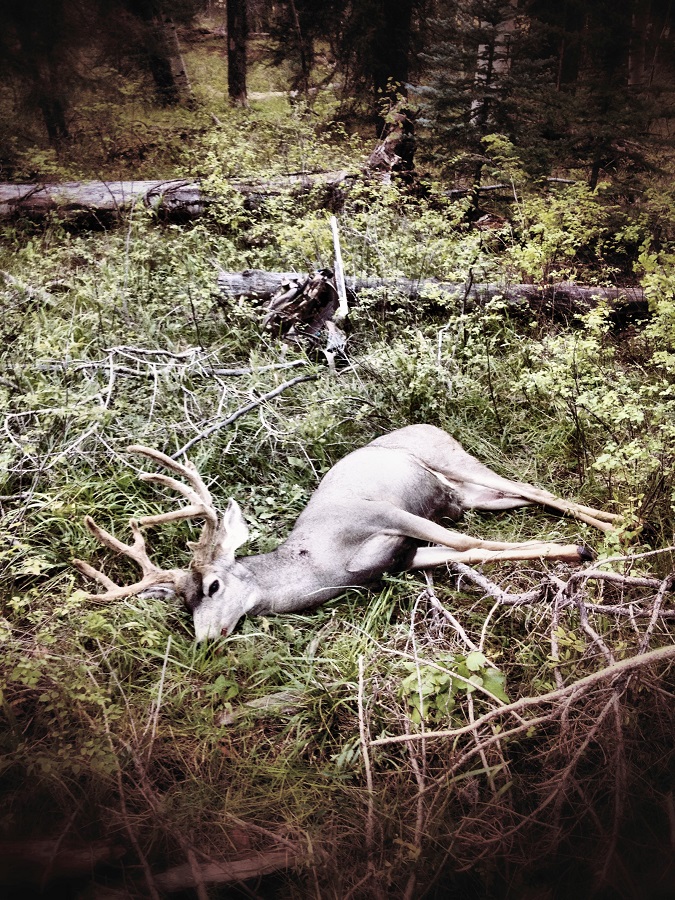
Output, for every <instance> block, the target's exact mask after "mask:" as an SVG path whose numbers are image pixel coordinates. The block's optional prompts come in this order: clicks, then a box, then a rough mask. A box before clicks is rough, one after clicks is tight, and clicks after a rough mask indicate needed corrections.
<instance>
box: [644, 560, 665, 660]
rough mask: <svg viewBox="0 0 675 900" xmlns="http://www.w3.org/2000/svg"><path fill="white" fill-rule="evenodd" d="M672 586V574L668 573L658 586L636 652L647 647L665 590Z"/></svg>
mask: <svg viewBox="0 0 675 900" xmlns="http://www.w3.org/2000/svg"><path fill="white" fill-rule="evenodd" d="M672 587H673V576H672V575H669V576H668V577H667V578H664V579H663V581H662V582H661V584H660V586H659V591H658V594H657V595H656V599H655V600H654V606H653V607H652V615H651V618H650V619H649V624H648V625H647V629H646V631H645V633H644V636H643V638H642V640H641V641H640V646H639V647H638V653H644V652H645V650H646V649H647V647H648V646H649V641H650V639H651V636H652V632H653V631H654V628H655V626H656V622H657V619H658V618H659V615H660V614H661V607H662V606H663V601H664V599H665V596H666V591H669V590H672Z"/></svg>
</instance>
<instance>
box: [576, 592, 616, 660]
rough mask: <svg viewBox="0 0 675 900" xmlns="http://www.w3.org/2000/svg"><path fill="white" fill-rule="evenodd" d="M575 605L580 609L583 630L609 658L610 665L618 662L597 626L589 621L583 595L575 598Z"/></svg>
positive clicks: (606, 657)
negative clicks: (596, 628)
mask: <svg viewBox="0 0 675 900" xmlns="http://www.w3.org/2000/svg"><path fill="white" fill-rule="evenodd" d="M575 605H576V607H577V609H578V610H579V621H580V623H581V627H582V629H583V631H585V632H586V634H587V635H588V636H589V638H590V639H591V640H592V641H593V643H594V644H595V646H596V647H597V648H598V649H599V650H600V652H601V653H602V655H603V656H604V657H605V659H606V660H607V664H608V665H610V666H611V665H613V664H614V663H615V662H616V660H615V659H614V654H613V653H612V651H611V650H610V649H609V647H608V646H607V644H606V643H605V642H604V641H603V639H602V638H601V637H600V635H599V634H598V632H597V631H596V630H595V628H593V626H592V625H591V624H590V622H589V621H588V612H587V611H586V604H585V603H584V601H583V599H582V598H581V597H577V598H576V600H575Z"/></svg>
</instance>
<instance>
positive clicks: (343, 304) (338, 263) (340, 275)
mask: <svg viewBox="0 0 675 900" xmlns="http://www.w3.org/2000/svg"><path fill="white" fill-rule="evenodd" d="M330 227H331V231H332V232H333V248H334V250H335V284H336V287H337V292H338V299H339V301H340V305H339V306H338V308H337V311H336V312H335V315H334V316H333V319H334V320H336V321H338V322H341V321H342V320H343V319H346V318H347V316H348V315H349V305H348V303H347V286H346V284H345V271H344V267H343V265H342V250H341V249H340V234H339V232H338V224H337V219H336V218H335V216H331V217H330Z"/></svg>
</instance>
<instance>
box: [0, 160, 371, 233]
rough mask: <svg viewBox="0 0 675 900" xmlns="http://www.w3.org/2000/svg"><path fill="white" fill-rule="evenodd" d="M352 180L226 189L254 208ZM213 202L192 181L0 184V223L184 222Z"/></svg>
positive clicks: (329, 175) (278, 181)
mask: <svg viewBox="0 0 675 900" xmlns="http://www.w3.org/2000/svg"><path fill="white" fill-rule="evenodd" d="M352 177H353V176H352V175H350V173H348V172H346V171H339V172H313V173H305V172H297V173H291V174H289V175H282V176H279V177H278V178H271V179H268V180H262V179H249V180H244V179H231V180H230V181H229V185H230V187H231V188H232V190H234V191H236V192H237V193H240V194H244V196H245V197H246V198H247V202H248V203H250V204H251V205H256V204H257V203H260V202H261V201H263V200H264V199H265V198H266V197H270V196H278V195H280V194H284V193H306V192H307V191H310V190H312V189H313V188H315V187H322V188H324V189H325V190H326V191H327V192H329V193H330V192H332V191H333V190H335V189H336V188H338V187H339V186H341V185H343V184H344V183H345V182H348V181H349V180H350V179H351V178H352ZM214 199H216V198H214V197H213V196H212V195H209V194H207V193H206V192H205V191H203V190H202V187H201V185H200V183H199V182H197V181H185V180H180V179H175V180H169V181H70V182H63V183H61V184H0V220H2V219H12V218H17V217H19V216H24V217H27V218H30V219H41V218H44V216H46V215H47V214H49V213H52V214H55V215H58V216H59V218H63V219H65V220H73V219H77V220H80V219H94V220H98V221H100V222H102V223H105V222H108V221H111V220H114V219H117V218H119V217H120V216H121V215H122V214H123V213H125V212H129V210H131V209H132V208H133V207H135V206H141V207H144V208H146V209H151V210H153V211H155V212H156V213H157V215H158V217H160V218H162V219H169V220H172V221H175V220H178V221H187V220H190V219H194V218H196V217H197V216H201V215H203V213H204V211H205V209H206V208H207V206H208V205H209V203H211V202H212V201H213V200H214Z"/></svg>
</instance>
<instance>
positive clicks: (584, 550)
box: [577, 544, 596, 562]
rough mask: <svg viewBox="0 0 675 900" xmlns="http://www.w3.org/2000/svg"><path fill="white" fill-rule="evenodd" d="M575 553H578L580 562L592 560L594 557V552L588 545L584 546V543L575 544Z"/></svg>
mask: <svg viewBox="0 0 675 900" xmlns="http://www.w3.org/2000/svg"><path fill="white" fill-rule="evenodd" d="M577 553H578V554H579V559H580V560H581V561H582V562H593V560H594V559H595V558H596V554H595V553H594V552H593V550H591V548H590V547H586V546H585V545H584V544H578V545H577Z"/></svg>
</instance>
